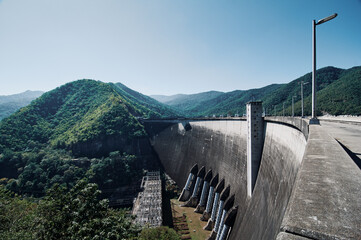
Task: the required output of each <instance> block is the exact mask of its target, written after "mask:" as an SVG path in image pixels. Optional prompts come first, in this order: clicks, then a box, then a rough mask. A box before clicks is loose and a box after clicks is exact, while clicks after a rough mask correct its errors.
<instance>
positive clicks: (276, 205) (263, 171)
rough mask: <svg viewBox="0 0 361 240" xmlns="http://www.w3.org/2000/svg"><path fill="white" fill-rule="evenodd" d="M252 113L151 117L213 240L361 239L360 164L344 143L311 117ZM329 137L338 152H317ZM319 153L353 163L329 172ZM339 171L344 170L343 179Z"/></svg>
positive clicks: (165, 158) (189, 202)
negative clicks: (216, 116)
mask: <svg viewBox="0 0 361 240" xmlns="http://www.w3.org/2000/svg"><path fill="white" fill-rule="evenodd" d="M247 107H248V106H247ZM249 111H250V113H249V114H248V115H249V116H250V117H249V119H245V118H229V119H226V118H223V119H176V120H171V119H170V120H144V125H145V128H146V130H147V132H148V134H149V136H150V142H151V145H152V147H153V149H154V151H155V152H156V153H157V155H158V157H159V159H160V161H161V164H162V165H163V167H164V169H165V171H166V172H167V174H169V175H170V176H171V177H172V178H173V179H174V180H175V181H176V182H177V184H178V185H179V186H180V187H181V188H183V192H182V195H181V197H180V200H181V201H184V204H185V205H186V206H192V207H194V208H195V209H196V211H198V212H200V213H203V216H202V218H203V219H202V220H203V221H208V223H207V227H208V228H207V229H208V230H211V232H210V239H235V240H236V239H255V240H256V239H257V240H258V239H281V240H282V239H301V240H302V239H361V232H360V228H361V225H360V213H361V208H360V203H359V202H360V200H359V199H361V194H360V192H361V191H360V190H361V188H360V180H361V175H360V169H358V167H357V166H356V165H355V163H354V162H353V161H352V159H351V158H350V157H349V156H348V155H347V153H346V152H345V151H343V149H342V147H341V146H339V144H338V143H337V142H336V141H335V140H334V139H333V141H332V140H330V139H328V135H327V134H326V133H324V132H322V131H321V129H319V127H320V126H313V125H310V126H309V125H308V123H307V122H306V121H305V120H304V119H300V118H285V117H280V118H263V117H262V116H261V115H259V111H258V115H256V114H253V116H255V118H254V119H251V118H252V112H254V113H256V111H253V109H252V107H250V108H249ZM325 134H326V135H327V136H326V135H325ZM323 138H327V139H323ZM326 140H327V141H329V142H328V144H327V148H331V149H333V153H332V152H330V151H328V150H327V148H322V149H321V150H319V149H317V148H316V149H315V144H316V142H317V141H322V142H325V141H326ZM310 143H312V144H310ZM314 151H316V152H314ZM319 154H322V155H326V157H327V154H331V155H332V156H330V158H331V161H332V159H333V158H337V160H340V159H346V163H342V166H341V167H340V166H338V163H336V162H334V163H333V164H334V165H333V166H331V167H330V169H328V170H327V169H325V171H323V166H322V162H321V161H322V160H321V161H319V163H320V164H321V166H319V168H321V169H318V167H317V166H315V165H314V164H315V162H314V161H313V159H314V158H317V157H318V155H319ZM326 157H325V156H323V160H324V159H325V158H326ZM309 161H310V163H309ZM310 164H311V170H310V169H308V168H310ZM312 164H313V165H312ZM355 166H356V168H355ZM339 167H340V168H339ZM334 168H335V169H340V170H341V171H343V170H342V169H344V170H345V172H343V174H342V176H341V178H342V180H340V179H337V176H334V175H333V174H334V172H336V171H337V170H335V169H334ZM312 169H313V170H319V171H320V172H319V173H315V172H313V173H310V171H312ZM328 171H331V172H332V173H331V175H329V172H328ZM346 171H347V172H346ZM308 174H309V175H308ZM325 175H326V176H325ZM344 175H347V176H344ZM324 178H327V181H328V183H327V182H325V179H324ZM335 178H336V179H335ZM333 181H339V182H336V183H335V182H333ZM343 184H347V185H348V186H349V188H347V189H344V188H342V186H339V187H338V185H343ZM334 185H336V187H334ZM315 187H320V189H323V188H327V187H329V188H330V189H326V190H325V189H323V190H322V191H321V192H322V194H319V193H318V192H317V191H318V190H317V189H316V188H315ZM340 196H344V197H345V200H342V199H341V200H340ZM328 204H330V205H328ZM327 205H328V206H327ZM330 207H333V208H334V209H327V208H330ZM325 208H326V209H325ZM325 216H326V217H325Z"/></svg>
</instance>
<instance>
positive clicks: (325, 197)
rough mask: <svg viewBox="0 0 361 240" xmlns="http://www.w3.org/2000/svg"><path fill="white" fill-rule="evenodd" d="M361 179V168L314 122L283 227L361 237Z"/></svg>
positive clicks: (322, 235)
mask: <svg viewBox="0 0 361 240" xmlns="http://www.w3.org/2000/svg"><path fill="white" fill-rule="evenodd" d="M360 180H361V171H360V169H359V168H358V167H357V166H356V164H355V163H354V162H353V161H352V159H351V158H350V157H349V156H348V155H347V154H346V152H345V151H343V149H342V147H341V146H340V145H339V144H338V143H337V142H336V141H335V140H334V139H333V138H332V137H331V136H330V135H329V134H328V133H327V132H326V129H325V128H323V127H322V126H320V125H310V135H309V139H308V144H307V148H306V151H305V156H304V159H303V163H302V167H301V169H300V171H299V173H298V177H297V182H296V184H295V187H294V190H293V193H292V197H291V200H290V203H289V204H288V208H287V212H286V215H285V218H284V220H283V222H282V227H281V229H282V231H284V232H287V233H288V235H289V234H294V235H298V236H302V237H305V238H309V239H361V215H360V213H361V201H360V199H361V183H360ZM277 239H279V240H280V239H285V238H284V234H283V233H280V234H279V235H278V238H277ZM296 239H298V238H296Z"/></svg>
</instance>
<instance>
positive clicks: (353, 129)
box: [320, 120, 361, 167]
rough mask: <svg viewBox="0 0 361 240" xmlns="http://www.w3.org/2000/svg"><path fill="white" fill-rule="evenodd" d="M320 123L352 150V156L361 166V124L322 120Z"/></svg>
mask: <svg viewBox="0 0 361 240" xmlns="http://www.w3.org/2000/svg"><path fill="white" fill-rule="evenodd" d="M320 125H321V126H322V127H323V128H324V129H326V131H327V132H328V134H330V135H331V136H332V137H333V138H335V139H336V140H337V141H339V142H340V143H342V145H344V146H345V147H346V148H348V149H349V150H350V151H351V154H350V155H351V157H352V158H353V159H354V161H355V162H356V164H357V165H358V166H359V167H361V125H353V124H347V123H337V122H328V121H322V120H321V122H320Z"/></svg>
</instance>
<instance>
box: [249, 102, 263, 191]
mask: <svg viewBox="0 0 361 240" xmlns="http://www.w3.org/2000/svg"><path fill="white" fill-rule="evenodd" d="M263 126H264V123H263V118H262V102H249V103H247V195H248V197H251V196H252V193H253V189H254V186H255V185H256V180H257V176H258V171H259V167H260V165H261V159H262V150H263V141H264V137H263V132H264V127H263Z"/></svg>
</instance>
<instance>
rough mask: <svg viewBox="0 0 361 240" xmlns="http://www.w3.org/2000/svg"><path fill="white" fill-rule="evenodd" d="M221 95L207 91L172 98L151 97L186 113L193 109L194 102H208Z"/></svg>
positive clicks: (220, 93)
mask: <svg viewBox="0 0 361 240" xmlns="http://www.w3.org/2000/svg"><path fill="white" fill-rule="evenodd" d="M222 94H223V92H217V91H209V92H203V93H196V94H177V95H173V96H162V95H154V96H151V97H153V98H155V99H156V100H157V101H159V102H162V103H164V104H167V105H169V106H172V107H174V108H177V109H182V110H184V111H188V110H191V109H193V108H194V103H195V102H197V103H202V102H204V101H209V100H211V99H214V98H216V97H218V96H220V95H222Z"/></svg>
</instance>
